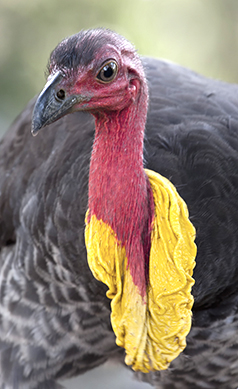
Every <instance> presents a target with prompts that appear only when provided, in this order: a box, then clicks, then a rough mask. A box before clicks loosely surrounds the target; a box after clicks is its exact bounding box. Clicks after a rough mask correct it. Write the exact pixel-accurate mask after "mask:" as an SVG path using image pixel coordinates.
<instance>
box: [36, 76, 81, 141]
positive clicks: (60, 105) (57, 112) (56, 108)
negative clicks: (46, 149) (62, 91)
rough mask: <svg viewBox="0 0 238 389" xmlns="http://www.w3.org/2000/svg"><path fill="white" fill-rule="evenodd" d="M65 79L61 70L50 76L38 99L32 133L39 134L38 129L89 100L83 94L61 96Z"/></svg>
mask: <svg viewBox="0 0 238 389" xmlns="http://www.w3.org/2000/svg"><path fill="white" fill-rule="evenodd" d="M62 79H63V75H62V73H61V72H57V73H55V74H54V75H53V76H52V77H50V78H49V80H48V82H47V83H46V85H45V87H44V89H43V90H42V92H41V93H40V95H39V97H38V99H37V100H36V103H35V107H34V110H33V115H32V128H31V132H32V135H37V133H38V131H39V130H40V129H41V128H43V127H45V126H46V125H47V124H50V123H53V122H55V121H56V120H58V119H60V118H61V117H62V116H64V115H66V114H68V113H70V112H72V108H73V106H74V105H75V104H76V103H80V102H83V101H87V100H88V98H87V97H85V96H81V95H71V96H68V97H67V96H65V95H63V96H60V97H59V95H57V92H58V91H59V84H60V82H61V81H62Z"/></svg>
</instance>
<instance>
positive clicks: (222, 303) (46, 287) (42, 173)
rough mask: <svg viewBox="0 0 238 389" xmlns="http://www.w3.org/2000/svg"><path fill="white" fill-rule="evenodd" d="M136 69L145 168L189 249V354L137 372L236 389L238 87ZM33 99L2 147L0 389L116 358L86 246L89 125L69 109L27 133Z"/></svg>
mask: <svg viewBox="0 0 238 389" xmlns="http://www.w3.org/2000/svg"><path fill="white" fill-rule="evenodd" d="M72 58H75V57H74V56H73V57H72ZM143 65H144V68H145V72H146V77H147V80H148V86H149V110H148V115H147V122H146V126H145V138H144V153H143V158H144V163H143V166H144V167H146V168H149V169H151V170H153V171H154V172H157V173H159V174H161V175H163V176H164V177H167V178H168V179H169V180H170V181H171V182H172V183H173V184H174V186H175V187H176V189H177V191H178V192H179V194H180V196H181V197H182V198H183V199H184V200H185V202H186V204H187V206H188V210H189V214H190V219H191V221H192V223H193V224H194V226H195V228H196V234H197V236H196V244H197V247H198V251H197V257H196V267H195V269H194V275H193V277H194V279H195V284H194V286H193V289H192V294H193V296H194V299H195V301H194V306H193V319H192V320H193V326H192V329H191V331H190V333H189V335H188V337H187V347H186V349H185V350H184V352H183V353H182V354H181V355H180V356H179V357H178V358H177V359H175V361H173V362H172V363H171V365H170V367H169V369H168V370H165V371H162V372H151V373H148V374H143V373H137V374H139V375H140V376H141V378H142V379H144V380H146V381H148V382H150V383H151V384H153V385H155V386H157V387H158V388H163V389H167V388H170V389H190V388H193V389H196V388H210V389H217V388H218V387H219V388H223V389H235V388H236V386H238V358H237V349H238V313H237V305H238V293H237V292H238V291H237V289H238V288H237V279H238V262H237V260H236V255H237V254H236V252H237V246H238V243H237V241H238V239H237V235H238V210H237V203H238V200H237V198H238V193H237V192H238V154H237V150H238V108H237V107H238V87H237V86H233V85H229V84H226V83H221V82H218V81H212V80H208V79H206V78H204V77H201V76H198V75H197V74H195V73H193V72H191V71H189V70H187V69H184V68H182V67H179V66H177V65H174V64H172V63H168V62H165V61H159V60H155V59H149V58H147V59H144V60H143ZM33 104H34V102H31V103H30V104H29V106H28V107H27V108H26V110H25V111H24V112H23V113H22V114H21V115H20V117H19V118H18V119H17V120H16V121H15V123H14V124H13V126H12V127H11V128H10V129H9V131H8V132H7V134H6V135H5V137H4V139H3V140H2V142H1V145H0V191H1V196H0V213H1V219H0V231H1V235H0V242H1V257H0V264H1V270H0V288H1V289H0V293H1V296H0V303H1V304H0V371H1V374H0V383H1V386H0V387H1V389H10V388H14V389H23V388H25V389H26V388H27V389H31V388H32V389H33V388H36V389H43V388H52V389H53V388H57V380H58V379H62V378H68V377H70V376H72V375H76V374H79V373H82V372H84V371H86V370H88V369H90V368H93V367H95V366H97V365H99V364H101V363H103V362H104V361H106V360H107V359H109V358H113V357H118V358H123V349H121V348H119V347H118V346H117V345H116V343H115V335H114V333H113V331H112V328H111V324H110V312H111V310H110V301H109V300H108V298H107V297H106V291H107V287H106V286H105V285H104V284H103V283H101V282H99V281H97V280H96V279H95V278H94V277H93V275H92V273H91V270H90V269H89V266H88V263H87V255H86V249H85V243H84V227H85V213H86V210H87V207H88V181H89V166H90V159H91V150H92V146H93V140H94V120H93V118H92V116H90V115H89V114H88V113H84V112H75V113H74V114H72V115H67V116H65V117H64V118H62V119H61V121H57V122H55V123H53V124H51V125H50V127H49V128H48V129H47V130H46V129H45V130H43V131H42V132H40V133H39V135H38V136H37V138H33V137H32V136H31V134H30V126H31V115H32V110H33ZM133 142H134V139H133ZM141 145H142V143H141ZM141 150H142V149H141ZM120 166H121V165H120ZM92 167H93V164H92V161H91V169H92ZM110 167H111V166H110V164H109V165H108V169H109V168H110ZM133 171H135V169H134V168H133ZM93 172H95V169H93ZM103 180H104V181H103ZM105 180H106V178H105V177H103V179H102V182H103V184H104V188H105ZM144 182H146V181H144ZM121 185H122V186H123V182H121ZM146 186H147V184H146ZM116 190H118V188H116ZM89 191H90V188H89ZM112 193H114V189H113V187H112ZM116 198H118V193H117V197H116ZM90 199H91V203H90V200H89V205H90V204H92V202H94V204H96V205H97V199H95V198H93V199H92V196H91V197H90ZM96 205H95V206H96ZM92 207H93V204H92V206H90V208H91V209H92ZM97 209H98V211H97V212H101V209H100V208H97ZM148 218H149V219H150V218H151V216H150V214H149V216H147V219H146V220H148ZM108 220H109V219H108ZM112 224H113V222H112ZM120 240H123V238H122V239H120ZM146 247H148V245H146Z"/></svg>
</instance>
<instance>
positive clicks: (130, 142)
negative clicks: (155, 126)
mask: <svg viewBox="0 0 238 389" xmlns="http://www.w3.org/2000/svg"><path fill="white" fill-rule="evenodd" d="M108 60H109V61H110V60H113V61H115V62H116V63H117V65H118V72H117V74H116V77H115V78H114V79H113V80H112V81H110V82H107V83H103V82H102V81H100V80H99V79H98V78H97V76H98V74H99V72H100V70H101V68H102V67H103V65H104V64H105V63H106V62H108ZM61 88H62V89H64V91H65V92H66V97H67V96H70V95H82V96H87V97H88V98H89V101H87V102H86V103H85V102H84V103H79V104H77V105H75V106H74V111H78V110H90V111H91V113H92V114H93V115H94V116H95V124H96V130H95V140H94V144H93V151H92V156H91V164H90V174H89V197H88V207H89V220H90V217H91V216H92V215H95V216H96V217H97V219H98V220H102V221H103V222H104V223H106V224H108V225H109V226H110V227H111V228H112V229H113V230H114V232H115V234H116V236H117V239H118V241H120V242H121V243H122V245H123V246H125V249H126V255H127V259H128V267H129V269H130V273H131V275H132V279H133V281H134V283H135V285H137V286H138V289H139V291H140V293H141V295H142V296H145V295H146V286H147V280H148V264H149V252H150V235H151V225H152V221H153V217H154V203H153V194H152V190H151V187H150V184H149V180H148V178H147V176H146V174H145V172H144V169H143V135H144V128H145V121H146V114H147V96H148V91H147V84H146V80H145V76H144V71H143V68H142V65H141V63H140V61H139V60H138V56H137V54H136V53H135V52H134V50H133V51H132V48H131V46H129V48H127V47H125V46H124V47H123V48H122V49H121V50H120V49H118V50H117V49H116V48H115V47H114V46H111V45H106V46H104V47H103V48H102V49H101V50H99V52H98V54H97V56H96V57H95V59H94V60H93V61H92V62H91V63H90V65H88V66H87V67H84V68H82V67H81V68H80V69H79V71H78V72H75V71H74V72H73V73H71V75H70V76H67V73H66V77H65V78H64V79H63V80H62V82H61V83H60V85H58V89H61ZM105 260H106V259H105Z"/></svg>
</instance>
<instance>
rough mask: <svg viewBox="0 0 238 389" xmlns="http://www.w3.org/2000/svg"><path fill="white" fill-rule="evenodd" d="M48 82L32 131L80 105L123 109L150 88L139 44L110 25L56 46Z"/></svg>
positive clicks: (93, 108)
mask: <svg viewBox="0 0 238 389" xmlns="http://www.w3.org/2000/svg"><path fill="white" fill-rule="evenodd" d="M48 70H49V76H48V80H47V83H46V85H45V88H44V89H43V91H42V92H41V94H40V95H39V97H38V99H37V102H36V104H35V108H34V112H33V121H32V133H33V135H36V134H37V132H38V131H39V130H40V129H41V128H42V127H44V126H46V125H47V124H50V123H52V122H54V121H56V120H58V119H59V118H61V117H62V116H64V115H66V114H68V113H72V112H75V111H90V112H91V113H92V114H95V115H96V114H97V113H100V112H105V111H121V110H123V109H124V108H125V107H128V106H129V105H130V104H132V103H133V102H135V101H136V100H137V97H138V95H139V94H140V91H141V89H142V85H143V89H144V90H146V82H145V76H144V70H143V67H142V64H141V61H140V59H139V56H138V55H137V53H136V51H135V48H134V47H133V45H132V44H131V43H129V42H128V41H127V40H126V39H125V38H123V37H121V36H120V35H118V34H116V33H114V32H112V31H109V30H105V29H95V30H88V31H81V32H79V33H78V34H75V35H73V36H71V37H69V38H67V39H65V40H63V41H62V42H61V43H60V44H59V45H58V46H57V47H56V48H55V50H54V51H53V52H52V54H51V56H50V60H49V65H48Z"/></svg>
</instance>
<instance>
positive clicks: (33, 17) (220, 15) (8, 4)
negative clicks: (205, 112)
mask: <svg viewBox="0 0 238 389" xmlns="http://www.w3.org/2000/svg"><path fill="white" fill-rule="evenodd" d="M98 26H103V27H109V28H111V29H114V30H116V31H117V32H119V33H121V34H123V35H124V36H126V38H127V39H129V40H130V41H132V42H133V43H134V44H135V46H136V47H137V48H138V51H139V53H140V54H143V55H150V56H156V57H162V58H167V59H170V60H171V61H174V62H178V63H180V64H182V65H184V66H187V67H190V68H192V69H194V70H196V71H198V72H200V73H202V74H204V75H207V76H210V77H214V78H218V79H223V80H226V81H229V82H238V1H237V0H192V1H191V0H67V1H66V0H0V91H1V93H0V128H1V132H3V131H5V129H6V128H7V126H8V125H9V123H10V122H11V121H12V120H13V119H14V117H15V116H16V115H17V114H18V113H19V112H20V111H21V110H22V109H23V108H24V106H25V105H26V103H27V102H28V101H29V99H31V98H32V97H33V96H34V95H35V94H37V93H38V92H39V91H40V90H41V88H42V86H43V85H44V82H45V78H44V71H45V68H46V64H47V61H48V58H49V54H50V52H51V50H52V49H53V48H54V47H55V46H56V44H57V43H58V42H59V41H61V39H62V38H64V37H65V36H68V35H71V34H74V33H75V32H77V31H79V30H80V29H82V28H90V27H98Z"/></svg>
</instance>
